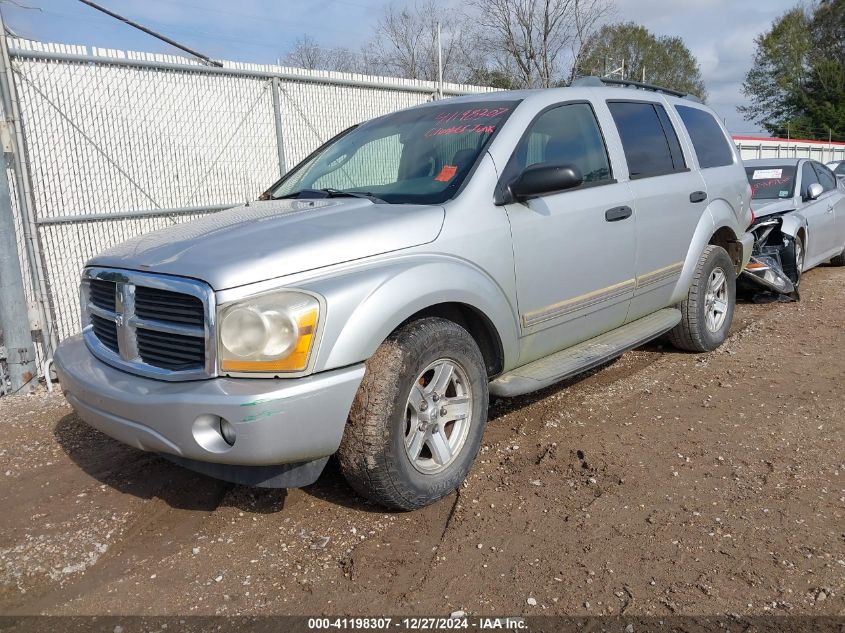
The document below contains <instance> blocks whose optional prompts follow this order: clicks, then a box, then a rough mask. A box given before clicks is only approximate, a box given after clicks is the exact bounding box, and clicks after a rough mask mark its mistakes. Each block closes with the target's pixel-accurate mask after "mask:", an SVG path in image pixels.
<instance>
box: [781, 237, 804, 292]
mask: <svg viewBox="0 0 845 633" xmlns="http://www.w3.org/2000/svg"><path fill="white" fill-rule="evenodd" d="M789 242H790V243H789V244H788V245H787V247H786V248H784V249H783V250H782V251H781V255H782V258H781V267H782V268H783V272H784V273H786V276H787V277H789V281H791V282H792V284H793V285H794V286H795V288H796V290H797V289H798V286H799V285H800V284H801V275H803V274H804V261H805V258H806V252H807V251H806V249H805V248H804V240H803V239H801V236H800V235H796V236H795V237H794V238H792V239H790V240H789Z"/></svg>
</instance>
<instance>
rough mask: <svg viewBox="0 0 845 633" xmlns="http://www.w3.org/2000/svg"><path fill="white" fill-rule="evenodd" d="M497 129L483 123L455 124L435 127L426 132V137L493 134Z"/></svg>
mask: <svg viewBox="0 0 845 633" xmlns="http://www.w3.org/2000/svg"><path fill="white" fill-rule="evenodd" d="M495 129H496V126H495V125H482V124H481V123H476V124H475V125H453V126H452V127H433V128H431V129H430V130H428V131H427V132H426V133H425V137H426V138H430V137H432V136H447V135H449V134H465V133H474V134H492V133H493V132H494V131H495Z"/></svg>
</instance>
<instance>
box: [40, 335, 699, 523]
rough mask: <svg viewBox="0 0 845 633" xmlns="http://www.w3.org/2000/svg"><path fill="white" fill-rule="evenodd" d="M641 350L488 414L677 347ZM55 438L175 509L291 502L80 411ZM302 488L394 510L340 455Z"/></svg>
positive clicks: (79, 459)
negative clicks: (362, 488) (115, 432)
mask: <svg viewBox="0 0 845 633" xmlns="http://www.w3.org/2000/svg"><path fill="white" fill-rule="evenodd" d="M637 349H638V352H639V355H638V356H639V357H638V360H637V362H636V363H634V364H633V366H632V365H631V364H626V365H625V366H622V365H623V364H622V363H620V358H622V357H619V358H615V359H613V360H610V361H608V362H606V363H604V364H602V365H599V366H598V367H595V368H593V369H590V370H588V371H585V372H583V373H580V374H578V375H576V376H573V377H572V378H569V379H567V380H565V381H563V382H560V383H557V384H555V385H552V386H550V387H547V388H546V389H542V390H540V391H537V392H534V393H530V394H526V395H524V396H517V397H515V398H492V399H491V402H490V408H489V412H488V419H489V423H490V424H491V425H495V423H496V421H497V420H499V419H500V418H502V417H504V416H505V415H507V414H508V413H512V412H514V411H519V410H520V409H523V408H525V407H529V406H531V405H532V404H534V403H536V402H538V401H540V400H543V399H545V398H548V397H550V396H554V395H556V394H558V393H560V392H562V391H565V390H567V389H570V388H572V387H574V386H577V385H579V384H580V383H583V382H585V381H588V380H595V382H596V384H609V383H612V382H614V381H616V380H618V379H619V378H620V377H623V376H625V375H628V374H630V373H634V372H636V371H638V370H639V369H641V368H643V367H645V366H647V365H650V364H651V363H653V362H655V361H656V360H657V359H658V358H660V357H661V356H663V355H664V354H666V353H667V352H669V351H673V350H672V348H671V346H667V345H666V344H665V343H663V342H661V341H659V340H658V341H656V342H652V343H648V344H647V345H644V346H642V347H639V348H637ZM678 353H684V352H678ZM54 436H55V437H56V440H57V442H58V443H59V445H60V446H61V448H62V450H64V452H65V453H66V454H67V455H68V456H69V457H70V458H71V460H72V461H73V462H74V463H75V464H76V465H77V466H79V467H80V468H81V469H82V470H83V471H84V472H85V473H87V474H88V475H90V476H91V477H93V478H95V479H97V480H98V481H100V482H101V483H103V484H105V485H107V486H109V487H111V488H113V489H115V490H117V491H119V492H121V493H124V494H130V495H133V496H136V497H138V498H141V499H154V498H158V499H161V500H162V501H164V502H165V503H166V504H168V505H169V506H170V507H172V508H177V509H182V510H194V511H203V512H211V511H213V510H216V509H217V508H220V507H227V506H229V507H235V508H238V509H239V510H241V511H243V512H251V513H259V514H270V513H275V512H280V511H282V510H284V509H285V506H286V503H287V502H288V501H289V500H290V499H289V497H290V495H289V493H288V491H287V490H285V489H276V488H253V487H249V486H240V485H237V484H232V483H229V482H224V481H220V480H217V479H214V478H212V477H208V476H206V475H202V474H199V473H195V472H193V471H191V470H188V469H186V468H183V467H181V466H178V465H176V464H173V463H172V462H169V461H168V460H167V459H165V458H164V457H161V456H159V455H156V454H154V453H146V452H143V451H140V450H137V449H134V448H132V447H130V446H126V445H125V444H122V443H120V442H118V441H117V440H113V439H112V438H110V437H108V436H107V435H105V434H103V433H100V432H99V431H97V430H96V429H93V428H91V427H89V426H88V425H87V424H85V423H84V422H82V421H81V420H80V419H79V418H78V417H77V416H76V415H75V414H69V415H66V416H64V417H63V418H62V419H61V420H59V422H58V423H57V425H56V428H55V430H54ZM302 492H303V493H304V494H306V495H308V496H311V497H315V498H317V499H320V500H322V501H325V502H327V503H330V504H333V505H338V506H343V507H346V508H351V509H354V510H357V511H360V512H372V513H379V514H387V513H392V511H391V510H388V509H386V508H384V507H382V506H379V505H378V504H375V503H372V502H370V501H368V500H366V499H364V498H362V497H359V496H358V495H357V494H356V493H355V492H354V491H353V490H352V488H350V487H349V485H348V484H347V483H346V480H345V479H344V477H343V475H342V473H341V472H340V467H339V464H338V462H337V459H336V458H335V457H332V458H331V459H330V460H329V462H328V464H327V465H326V468H325V469H324V470H323V473H322V474H321V475H320V478H319V479H318V480H317V481H316V482H315V483H314V484H311V485H310V486H306V487H304V488H302Z"/></svg>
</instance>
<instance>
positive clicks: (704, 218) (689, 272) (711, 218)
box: [671, 199, 744, 304]
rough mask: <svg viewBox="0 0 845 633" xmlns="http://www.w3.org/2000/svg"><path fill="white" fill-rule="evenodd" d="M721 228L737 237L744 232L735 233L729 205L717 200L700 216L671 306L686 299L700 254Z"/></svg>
mask: <svg viewBox="0 0 845 633" xmlns="http://www.w3.org/2000/svg"><path fill="white" fill-rule="evenodd" d="M722 228H727V229H730V230H731V232H732V233H733V234H734V235H735V236H737V237H739V236H740V235H741V234H742V233H744V231H739V232H738V231H737V218H736V214H735V213H734V210H733V208H732V207H731V205H729V204H728V203H727V202H726V201H725V200H722V199H717V200H713V201H712V202H711V203H710V204H709V205H707V208H706V209H705V210H704V212H703V213H702V214H701V218H700V219H699V221H698V225H697V226H696V227H695V232H694V233H693V236H692V239H691V240H690V247H689V250H688V251H687V256H686V258H685V259H684V265H683V268H682V269H681V276H680V277H679V278H678V283H677V284H676V285H675V290H674V291H673V292H672V298H671V302H672V303H673V304H675V303H680V302H681V301H683V300H684V298H685V297H686V294H687V292H688V291H689V287H690V285H691V284H692V277H693V275H694V274H695V267H696V266H697V265H698V260H699V259H700V258H701V254H702V253H703V252H704V249H705V248H706V247H707V245H708V244H709V243H710V240H711V239H712V238H713V236H714V235H715V234H716V232H717V231H718V230H719V229H722Z"/></svg>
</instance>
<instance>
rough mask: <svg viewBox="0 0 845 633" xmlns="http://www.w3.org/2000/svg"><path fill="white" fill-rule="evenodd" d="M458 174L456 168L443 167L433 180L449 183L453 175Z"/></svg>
mask: <svg viewBox="0 0 845 633" xmlns="http://www.w3.org/2000/svg"><path fill="white" fill-rule="evenodd" d="M457 173H458V168H457V166H455V165H443V169H441V170H440V173H439V174H437V176H435V178H434V179H435V180H436V181H438V182H449V181H450V180H452V178H454V177H455V174H457Z"/></svg>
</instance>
